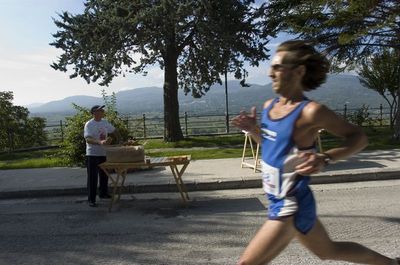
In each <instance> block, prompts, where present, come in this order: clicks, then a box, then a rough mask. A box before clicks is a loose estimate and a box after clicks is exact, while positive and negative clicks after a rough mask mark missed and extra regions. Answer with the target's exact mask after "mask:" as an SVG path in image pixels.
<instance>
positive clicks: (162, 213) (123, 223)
mask: <svg viewBox="0 0 400 265" xmlns="http://www.w3.org/2000/svg"><path fill="white" fill-rule="evenodd" d="M312 189H313V190H314V194H315V196H316V198H317V201H318V211H319V215H320V218H321V220H322V222H323V223H324V224H325V226H326V228H327V230H328V231H329V233H330V234H331V236H332V238H334V239H335V240H343V241H356V242H359V243H362V244H365V245H367V246H368V247H370V248H372V249H375V250H378V251H380V252H382V253H384V254H386V255H389V256H400V180H393V181H375V182H362V183H361V182H360V183H346V184H330V185H313V186H312ZM190 195H191V198H192V202H191V205H190V207H188V208H185V207H183V206H182V204H181V201H180V200H179V198H178V197H177V196H176V193H172V194H139V195H134V196H135V197H133V196H131V195H128V196H125V197H123V200H122V202H121V203H120V204H119V206H117V207H116V208H115V209H114V210H113V211H112V212H111V213H109V212H108V211H107V206H108V204H107V201H101V202H100V207H98V208H89V207H88V205H87V203H86V202H85V198H84V197H57V198H45V199H21V200H0V265H22V264H34V265H39V264H40V265H41V264H43V265H55V264H57V265H59V264H65V265H66V264H74V265H79V264H82V265H83V264H85V265H88V264H89V265H90V264H99V265H103V264H104V265H105V264H107V265H108V264H113V265H125V264H140V265H145V264H151V265H158V264H176V265H179V264H235V263H236V261H237V259H238V257H239V256H240V254H241V252H242V251H243V249H244V248H245V246H246V245H247V243H248V241H249V240H250V239H251V237H252V236H253V235H254V233H255V232H256V231H257V229H258V228H259V227H260V226H261V224H262V223H263V222H264V221H265V218H266V217H265V216H266V210H265V206H266V200H265V199H264V196H263V194H262V191H261V190H260V189H249V190H231V191H216V192H211V191H210V192H191V193H190ZM271 264H274V265H277V264H296V265H297V264H307V265H310V264H311V265H312V264H319V265H321V264H330V265H339V264H350V263H346V262H337V261H320V260H318V258H316V257H314V256H313V255H312V254H310V253H309V252H308V251H307V250H305V248H303V247H302V246H301V245H300V244H299V243H298V242H297V241H294V242H293V243H291V244H290V245H289V247H288V248H287V249H286V250H285V251H284V252H282V254H281V255H280V256H278V257H277V259H276V260H275V261H274V262H272V263H271Z"/></svg>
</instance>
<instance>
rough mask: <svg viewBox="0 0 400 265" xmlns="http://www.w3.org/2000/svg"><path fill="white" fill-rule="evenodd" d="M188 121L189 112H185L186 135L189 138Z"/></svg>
mask: <svg viewBox="0 0 400 265" xmlns="http://www.w3.org/2000/svg"><path fill="white" fill-rule="evenodd" d="M187 120H188V117H187V112H186V111H185V134H186V137H188V126H187Z"/></svg>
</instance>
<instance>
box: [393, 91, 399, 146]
mask: <svg viewBox="0 0 400 265" xmlns="http://www.w3.org/2000/svg"><path fill="white" fill-rule="evenodd" d="M394 115H395V118H394V133H393V138H394V139H396V140H400V86H399V88H398V89H397V110H396V113H395V114H394Z"/></svg>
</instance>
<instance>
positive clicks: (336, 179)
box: [0, 168, 400, 199]
mask: <svg viewBox="0 0 400 265" xmlns="http://www.w3.org/2000/svg"><path fill="white" fill-rule="evenodd" d="M393 179H400V168H394V169H384V170H378V171H370V170H357V171H354V170H343V171H339V172H337V171H336V172H335V171H334V172H332V174H329V172H325V173H320V174H317V175H315V176H313V177H312V178H311V185H313V184H333V183H345V182H358V181H376V180H393ZM185 185H186V187H187V190H188V191H189V192H190V191H210V190H226V189H250V188H261V187H262V184H261V179H260V178H249V179H241V180H229V181H226V180H224V181H212V182H198V183H193V182H192V183H185ZM177 191H178V189H177V187H176V185H175V184H174V183H169V184H157V185H154V184H139V185H132V184H130V185H127V186H125V188H124V189H123V191H122V193H123V194H134V193H155V192H177ZM86 194H87V190H86V187H69V188H68V187H64V188H42V189H36V190H10V191H2V192H0V199H20V198H41V197H56V196H71V195H82V196H84V195H86ZM189 195H190V194H189Z"/></svg>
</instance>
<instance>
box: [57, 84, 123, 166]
mask: <svg viewBox="0 0 400 265" xmlns="http://www.w3.org/2000/svg"><path fill="white" fill-rule="evenodd" d="M102 95H103V100H104V105H105V106H106V107H105V110H106V113H105V119H107V120H108V121H109V122H110V123H111V124H112V125H113V126H114V127H115V128H116V129H117V130H118V131H119V133H120V135H121V138H122V139H121V140H123V141H125V140H127V139H128V130H127V127H126V124H125V122H124V121H123V120H122V119H121V118H120V117H119V116H118V113H117V111H116V98H115V94H114V93H113V94H112V96H111V99H109V98H108V96H107V95H106V94H105V92H104V91H103V92H102ZM73 107H74V108H75V109H76V110H77V113H76V114H75V115H74V116H72V117H68V118H66V124H67V126H66V128H65V137H64V141H63V143H62V145H61V146H62V148H61V155H63V156H65V158H66V160H67V163H68V164H70V165H80V166H83V165H84V163H85V155H86V141H85V138H84V137H83V129H84V126H85V123H86V122H87V121H88V120H90V119H91V118H92V114H91V113H90V110H89V109H87V108H84V107H80V106H78V105H76V104H73ZM115 143H116V142H115V139H114V142H113V144H115Z"/></svg>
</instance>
